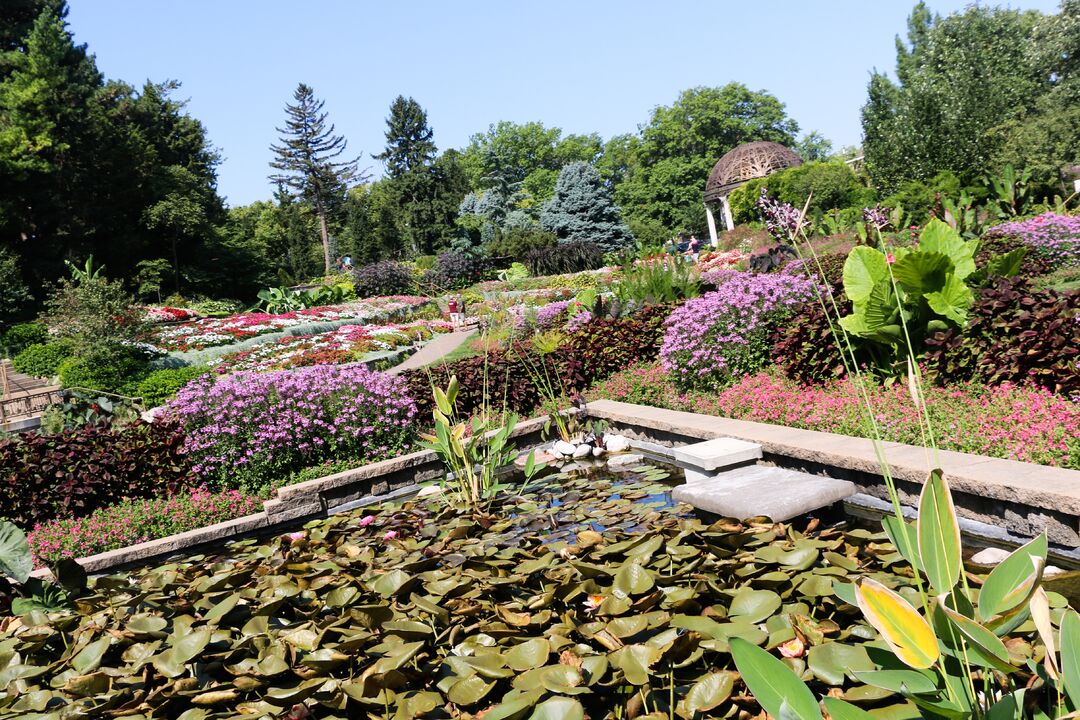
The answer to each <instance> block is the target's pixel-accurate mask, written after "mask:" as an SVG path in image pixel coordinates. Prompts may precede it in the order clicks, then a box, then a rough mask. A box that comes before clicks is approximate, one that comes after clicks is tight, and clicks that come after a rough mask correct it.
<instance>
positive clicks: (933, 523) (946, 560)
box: [916, 470, 962, 593]
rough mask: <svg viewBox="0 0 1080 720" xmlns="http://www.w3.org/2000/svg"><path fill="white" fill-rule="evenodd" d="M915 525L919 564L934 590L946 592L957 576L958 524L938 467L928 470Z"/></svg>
mask: <svg viewBox="0 0 1080 720" xmlns="http://www.w3.org/2000/svg"><path fill="white" fill-rule="evenodd" d="M916 528H917V531H918V535H919V560H920V563H919V564H920V565H921V566H922V568H923V570H924V571H925V572H926V576H927V578H928V579H929V580H930V584H931V585H932V586H933V587H934V589H935V590H937V592H938V593H946V592H949V591H950V590H952V588H953V586H954V585H956V581H957V580H959V579H960V568H961V560H962V558H961V546H960V524H959V522H958V521H957V518H956V508H955V507H954V506H953V501H952V493H951V492H950V491H949V484H948V483H947V482H946V481H945V476H944V475H943V474H942V472H941V470H932V471H931V472H930V477H929V478H927V480H926V483H925V484H924V485H923V490H922V494H921V495H920V497H919V519H918V521H917V523H916Z"/></svg>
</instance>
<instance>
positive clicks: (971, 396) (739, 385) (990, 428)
mask: <svg viewBox="0 0 1080 720" xmlns="http://www.w3.org/2000/svg"><path fill="white" fill-rule="evenodd" d="M869 393H870V397H871V401H872V403H873V407H874V411H875V413H876V416H877V421H878V424H879V426H880V428H881V431H882V433H883V435H884V439H885V440H887V441H894V442H901V443H908V444H911V445H925V442H924V439H923V436H922V433H921V431H920V429H919V421H918V413H917V412H916V410H915V407H914V405H913V404H912V402H911V397H910V396H909V395H908V390H907V387H906V385H903V384H895V385H892V386H880V385H871V386H870V387H869ZM589 397H590V398H592V399H599V398H606V399H609V400H619V401H623V402H629V403H638V404H642V405H653V406H656V407H664V408H670V409H672V410H685V411H688V412H696V413H703V414H706V415H718V416H723V417H729V418H734V419H736V420H750V421H753V422H762V423H769V424H773V425H786V426H788V427H794V428H802V429H805V430H819V431H822V432H830V433H837V434H841V435H851V436H854V437H872V434H871V432H870V428H869V426H868V424H867V421H866V420H865V419H864V417H863V413H862V410H861V407H862V405H861V404H860V398H859V395H858V393H857V391H856V389H855V388H854V387H853V386H852V385H851V383H849V382H846V381H836V382H830V383H827V384H825V385H823V386H821V387H806V386H802V385H799V384H798V383H794V382H791V381H789V380H786V379H782V378H779V377H776V376H774V375H771V374H768V373H759V374H757V375H752V376H748V377H745V378H742V379H741V380H740V381H738V382H736V383H735V384H734V385H732V386H730V387H728V388H726V389H724V390H719V391H716V392H702V391H690V392H684V391H682V390H680V389H679V388H678V387H677V386H676V385H675V383H674V382H673V381H672V379H671V376H670V375H669V374H668V372H666V371H665V370H664V368H663V367H661V366H659V365H656V364H645V365H638V366H636V367H632V368H629V369H627V370H625V371H623V372H621V373H618V374H616V375H614V376H612V377H611V378H609V379H608V380H606V381H603V382H600V383H597V384H596V385H595V386H594V387H593V388H592V389H591V390H590V392H589ZM925 398H926V405H927V407H928V408H929V410H930V415H931V418H932V421H933V423H934V433H935V438H936V440H937V444H938V447H940V448H941V449H943V450H955V451H958V452H967V453H975V454H979V455H987V456H989V457H998V458H1005V459H1008V460H1020V461H1022V462H1031V463H1040V464H1042V465H1052V466H1057V467H1066V468H1072V469H1078V470H1080V405H1077V404H1076V403H1074V402H1071V401H1069V400H1068V399H1065V398H1062V397H1061V396H1057V395H1054V394H1052V393H1050V392H1048V391H1046V390H1043V389H1040V388H1031V387H1020V386H1016V385H1011V384H1004V385H1000V386H997V387H984V386H981V385H978V384H960V385H953V386H950V387H946V388H940V387H928V388H926V389H925Z"/></svg>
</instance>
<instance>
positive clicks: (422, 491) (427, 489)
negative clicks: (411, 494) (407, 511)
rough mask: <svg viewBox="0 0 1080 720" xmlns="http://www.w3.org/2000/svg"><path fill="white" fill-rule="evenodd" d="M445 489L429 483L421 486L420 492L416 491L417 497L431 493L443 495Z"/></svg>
mask: <svg viewBox="0 0 1080 720" xmlns="http://www.w3.org/2000/svg"><path fill="white" fill-rule="evenodd" d="M442 492H443V489H442V488H441V487H439V486H438V485H427V486H425V487H422V488H420V492H418V493H416V497H428V496H429V495H442Z"/></svg>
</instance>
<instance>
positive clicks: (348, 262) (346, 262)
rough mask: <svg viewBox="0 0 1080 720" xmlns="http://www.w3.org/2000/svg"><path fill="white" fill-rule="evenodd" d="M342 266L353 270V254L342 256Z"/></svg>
mask: <svg viewBox="0 0 1080 720" xmlns="http://www.w3.org/2000/svg"><path fill="white" fill-rule="evenodd" d="M341 267H342V268H343V269H344V270H352V256H350V255H346V256H345V257H343V258H341Z"/></svg>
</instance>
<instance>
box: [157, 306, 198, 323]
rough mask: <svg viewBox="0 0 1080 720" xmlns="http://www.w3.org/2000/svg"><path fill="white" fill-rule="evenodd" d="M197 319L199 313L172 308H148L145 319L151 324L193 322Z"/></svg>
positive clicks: (186, 309) (188, 309) (187, 309)
mask: <svg viewBox="0 0 1080 720" xmlns="http://www.w3.org/2000/svg"><path fill="white" fill-rule="evenodd" d="M197 317H199V313H197V312H195V311H194V310H191V309H190V308H174V307H148V308H146V319H147V320H148V321H149V322H152V323H171V322H183V321H185V320H194V319H195V318H197Z"/></svg>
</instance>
